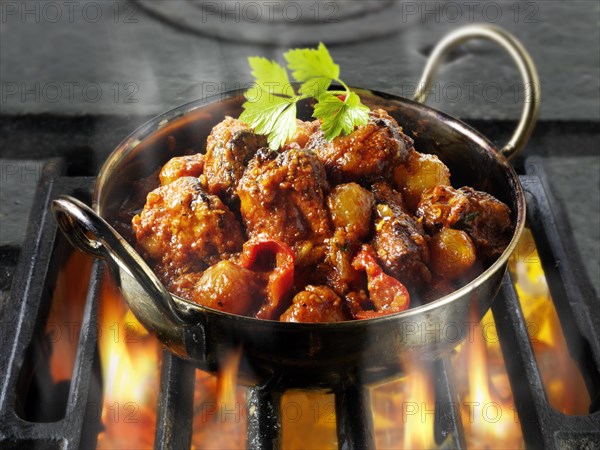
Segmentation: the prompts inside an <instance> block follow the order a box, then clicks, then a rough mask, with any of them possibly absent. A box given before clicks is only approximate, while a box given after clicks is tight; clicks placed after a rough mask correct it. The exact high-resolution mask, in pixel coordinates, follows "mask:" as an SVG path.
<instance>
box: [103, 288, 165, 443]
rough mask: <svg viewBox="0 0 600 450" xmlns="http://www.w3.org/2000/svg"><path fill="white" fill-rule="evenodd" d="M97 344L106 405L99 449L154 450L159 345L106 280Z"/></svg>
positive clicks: (104, 406)
mask: <svg viewBox="0 0 600 450" xmlns="http://www.w3.org/2000/svg"><path fill="white" fill-rule="evenodd" d="M99 320H100V322H99V327H98V333H99V336H98V341H99V345H100V360H101V364H102V380H103V386H104V404H103V408H102V424H103V425H104V427H105V430H104V431H103V432H102V433H100V435H99V436H98V446H97V448H99V449H116V448H152V445H153V442H154V432H155V422H156V404H157V403H156V402H157V394H158V390H159V389H158V386H159V378H160V377H159V371H160V345H159V344H158V342H157V340H156V339H155V338H154V337H152V336H150V335H149V334H148V333H147V332H146V331H145V330H144V328H143V327H142V325H141V324H140V323H139V322H138V321H137V320H136V319H135V317H134V316H133V314H131V312H129V311H128V309H127V306H126V305H125V300H124V299H123V298H122V296H121V294H120V293H119V291H118V290H117V289H116V287H115V286H114V284H113V283H112V282H111V281H109V280H108V279H107V278H106V277H105V279H104V280H103V282H102V288H101V301H100V305H99Z"/></svg>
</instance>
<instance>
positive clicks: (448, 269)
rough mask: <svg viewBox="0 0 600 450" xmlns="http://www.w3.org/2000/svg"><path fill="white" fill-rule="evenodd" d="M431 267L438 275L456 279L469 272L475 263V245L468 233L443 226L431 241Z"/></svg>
mask: <svg viewBox="0 0 600 450" xmlns="http://www.w3.org/2000/svg"><path fill="white" fill-rule="evenodd" d="M429 255H430V258H431V268H432V269H433V271H434V273H436V274H437V275H439V276H441V277H444V278H448V279H456V278H460V277H462V276H464V275H466V274H467V272H468V271H469V269H471V267H473V264H474V263H475V259H476V254H475V245H474V244H473V241H471V238H470V237H469V235H468V234H467V233H465V232H464V231H461V230H453V229H452V228H442V230H441V231H440V232H439V233H437V234H436V235H435V236H434V237H433V238H432V239H431V242H430V243H429Z"/></svg>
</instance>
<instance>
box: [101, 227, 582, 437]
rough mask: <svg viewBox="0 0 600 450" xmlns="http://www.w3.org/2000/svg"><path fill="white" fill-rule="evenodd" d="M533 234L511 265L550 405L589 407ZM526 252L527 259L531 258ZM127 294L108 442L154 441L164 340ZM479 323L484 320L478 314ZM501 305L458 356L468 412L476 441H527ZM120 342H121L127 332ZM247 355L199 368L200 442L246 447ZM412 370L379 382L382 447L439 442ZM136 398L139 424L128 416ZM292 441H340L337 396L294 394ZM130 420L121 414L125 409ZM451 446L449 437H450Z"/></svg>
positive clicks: (112, 301) (107, 324)
mask: <svg viewBox="0 0 600 450" xmlns="http://www.w3.org/2000/svg"><path fill="white" fill-rule="evenodd" d="M532 245H533V240H532V237H531V235H530V233H528V232H526V233H525V234H524V237H523V239H522V241H521V243H520V246H519V249H520V250H519V251H517V253H516V255H515V257H514V258H513V259H512V260H511V262H510V266H509V268H510V270H511V273H512V275H513V277H514V279H515V280H517V291H518V293H519V296H520V298H521V302H522V308H523V312H524V315H525V319H526V321H527V322H528V323H530V324H533V325H532V326H531V327H530V328H531V334H532V342H533V347H534V350H535V352H536V359H537V362H538V365H539V366H540V371H541V373H542V376H543V378H544V381H545V384H546V391H547V394H548V397H549V399H550V402H551V404H552V405H553V406H555V407H556V408H557V409H559V410H561V411H563V412H565V413H570V414H575V413H585V412H587V407H588V406H589V395H588V394H587V391H586V389H585V385H584V384H583V381H582V380H581V375H580V374H579V371H578V370H577V368H576V366H575V365H574V364H573V362H572V360H571V358H570V357H569V354H568V349H567V347H566V344H565V341H564V338H563V336H562V333H561V329H560V322H559V321H558V316H557V315H556V312H555V310H554V308H553V306H552V303H551V301H550V300H551V298H550V296H549V293H548V289H547V286H546V283H545V278H544V274H543V270H542V268H541V265H540V264H539V258H537V252H536V251H535V246H533V249H532V247H531V246H532ZM524 255H525V257H524ZM126 311H127V309H126V307H125V306H124V302H123V299H122V298H121V297H120V294H119V293H118V292H117V291H116V289H115V288H114V287H113V286H112V284H109V283H104V284H103V288H102V299H101V324H100V328H101V331H102V335H101V337H100V347H101V357H102V367H103V376H104V381H105V383H104V385H105V386H106V392H105V400H104V408H103V416H102V419H103V422H104V425H105V427H106V431H105V432H103V433H102V434H101V436H100V439H99V444H98V448H106V449H108V448H134V447H135V448H151V447H152V444H153V438H154V423H155V420H156V395H157V393H158V391H159V376H158V370H159V368H160V361H159V353H158V352H159V349H160V344H159V343H158V342H157V341H156V340H155V339H154V338H153V337H151V336H148V335H147V334H146V332H145V331H144V330H143V328H141V325H139V323H138V322H137V321H136V320H135V318H134V317H133V316H132V315H131V313H128V312H126ZM472 319H473V322H477V321H476V320H475V318H474V317H473V318H472ZM493 330H495V325H494V321H493V317H492V314H491V312H488V314H486V315H485V317H484V318H483V319H482V321H481V323H480V324H478V325H477V326H476V327H475V329H474V330H473V331H474V333H472V336H471V339H470V340H469V341H467V342H464V343H463V344H461V345H460V346H459V348H458V349H457V350H456V352H455V354H454V355H453V357H452V366H453V368H454V370H453V372H454V376H455V382H456V384H455V385H456V389H457V392H458V394H459V402H460V411H461V414H462V419H463V424H464V427H465V432H466V437H467V444H468V447H469V448H488V447H490V446H494V447H504V448H522V447H523V445H524V444H523V438H522V434H521V429H520V424H519V418H518V416H517V414H516V411H515V409H514V400H513V398H512V393H511V388H510V383H509V381H508V376H507V373H506V369H505V364H504V360H503V355H502V351H501V348H500V345H499V341H498V339H497V336H496V335H495V334H494V333H493ZM117 334H118V337H119V339H115V336H117ZM241 356H242V354H241V352H234V353H232V354H231V355H230V356H229V357H228V358H226V360H225V361H224V362H223V365H222V366H223V369H222V371H221V373H220V374H219V376H218V377H214V376H212V375H210V374H207V373H205V372H202V371H200V370H197V371H196V390H195V394H194V411H195V414H194V421H193V428H194V431H193V436H192V448H197V449H200V448H202V449H205V448H215V449H216V448H232V449H233V448H244V447H245V441H246V410H245V409H246V396H245V390H244V388H242V387H240V386H237V371H238V367H239V363H240V358H241ZM407 373H408V376H406V377H404V378H402V379H399V380H396V381H393V382H391V383H387V384H385V385H381V386H377V387H375V388H372V389H371V398H372V411H373V420H374V428H375V440H376V445H377V447H378V448H435V447H437V445H436V443H435V440H434V421H435V415H434V413H433V411H434V409H435V407H434V405H435V399H434V392H435V390H434V387H433V383H432V380H431V378H430V374H429V371H428V370H426V367H423V366H418V365H417V366H415V365H414V364H413V365H411V366H410V367H409V369H408V371H407ZM130 403H133V404H135V405H137V406H138V407H139V408H138V410H137V412H136V413H135V417H136V418H137V419H138V420H137V421H136V422H133V423H129V422H127V421H125V420H124V419H125V416H126V414H127V413H131V411H127V410H124V407H125V406H126V405H129V404H130ZM281 409H282V411H281V412H282V414H281V417H282V423H283V436H282V438H283V447H284V448H290V449H294V448H298V449H300V448H301V449H311V448H319V449H323V448H324V449H327V448H332V449H334V448H337V435H336V425H335V402H334V399H333V396H332V394H330V393H325V392H323V391H309V392H307V391H290V392H286V393H285V394H284V396H283V399H282V408H281ZM117 413H119V417H120V418H121V419H120V420H119V421H115V420H114V419H115V417H116V414H117ZM442 445H443V444H442Z"/></svg>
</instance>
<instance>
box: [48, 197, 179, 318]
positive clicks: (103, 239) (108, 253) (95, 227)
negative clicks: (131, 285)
mask: <svg viewBox="0 0 600 450" xmlns="http://www.w3.org/2000/svg"><path fill="white" fill-rule="evenodd" d="M52 213H53V214H54V217H55V219H56V221H57V222H58V225H59V227H60V229H61V230H62V232H63V234H64V235H65V237H66V238H67V240H68V241H69V242H70V243H71V244H72V245H73V246H74V247H75V248H78V249H79V250H81V251H83V252H84V253H87V254H89V255H91V256H94V257H96V258H101V259H107V258H110V259H111V260H112V261H114V262H115V263H116V264H117V265H118V266H119V268H120V269H121V270H124V271H126V272H127V273H128V274H130V275H131V276H132V277H133V278H134V279H135V280H136V281H137V282H138V283H139V284H140V285H141V286H142V288H144V290H145V292H146V293H148V295H150V296H151V297H152V299H154V301H155V303H156V305H157V306H158V308H159V309H160V311H161V312H162V313H163V314H164V315H165V316H166V317H167V318H168V319H170V320H171V321H172V322H174V323H176V324H188V323H189V322H188V321H186V318H185V317H184V314H183V313H182V312H181V311H179V309H178V308H177V306H176V305H175V303H174V301H173V298H172V297H171V294H169V291H168V290H167V289H166V288H165V286H164V285H163V284H162V283H161V282H160V280H159V279H158V278H157V277H156V275H155V274H154V272H152V270H151V269H150V268H149V267H148V265H147V264H146V262H145V261H144V260H143V259H142V257H141V256H140V255H139V254H138V253H137V252H136V251H135V250H134V249H133V248H132V247H131V245H129V244H128V243H127V241H125V239H123V237H122V236H121V235H120V234H119V233H117V231H116V230H115V229H114V228H113V227H111V226H110V225H109V224H108V223H107V222H106V221H105V220H104V219H103V218H102V217H100V216H99V215H98V214H96V213H95V212H94V211H93V210H92V209H91V208H90V207H89V206H87V205H86V204H85V203H83V202H81V201H79V200H77V199H76V198H73V197H70V196H67V195H63V196H60V197H59V198H57V199H56V200H54V201H53V202H52Z"/></svg>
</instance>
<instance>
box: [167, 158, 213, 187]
mask: <svg viewBox="0 0 600 450" xmlns="http://www.w3.org/2000/svg"><path fill="white" fill-rule="evenodd" d="M203 170H204V155H203V154H202V153H196V154H195V155H186V156H177V157H175V158H171V159H170V160H169V161H167V163H166V164H165V165H164V166H163V168H162V170H161V171H160V174H159V177H160V184H162V185H163V186H165V185H167V184H169V183H172V182H173V181H175V180H177V179H178V178H182V177H199V176H200V175H202V171H203Z"/></svg>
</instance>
